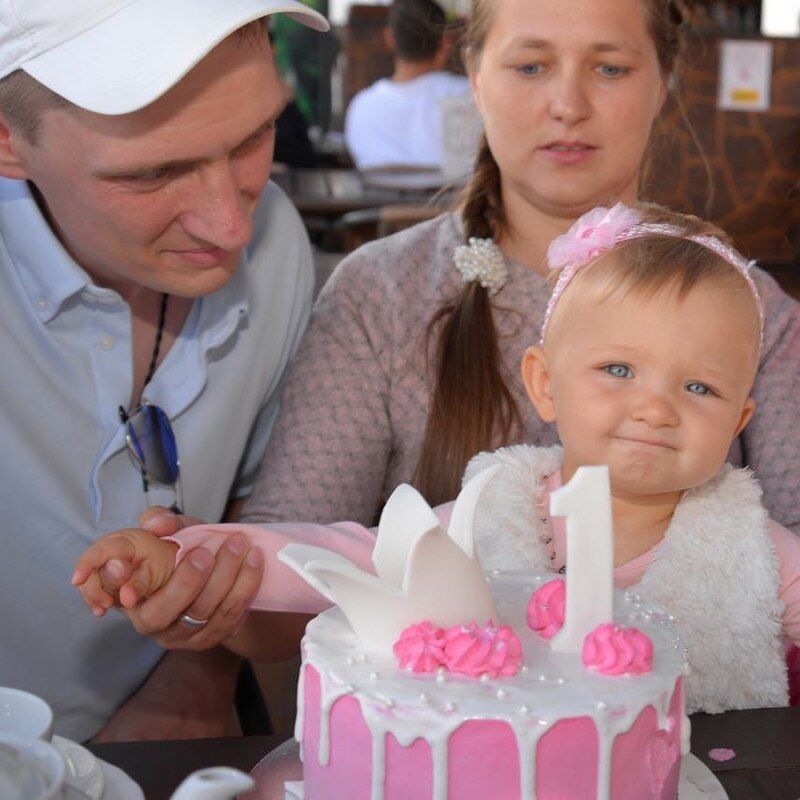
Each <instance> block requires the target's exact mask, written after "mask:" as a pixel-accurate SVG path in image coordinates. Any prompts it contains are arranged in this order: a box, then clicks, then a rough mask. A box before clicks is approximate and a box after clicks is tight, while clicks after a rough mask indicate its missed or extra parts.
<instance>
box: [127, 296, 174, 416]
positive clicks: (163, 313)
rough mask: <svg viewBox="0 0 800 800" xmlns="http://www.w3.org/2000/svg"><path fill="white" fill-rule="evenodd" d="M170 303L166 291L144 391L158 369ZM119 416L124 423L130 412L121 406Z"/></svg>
mask: <svg viewBox="0 0 800 800" xmlns="http://www.w3.org/2000/svg"><path fill="white" fill-rule="evenodd" d="M168 303H169V295H168V294H167V293H166V292H164V293H163V294H162V295H161V309H160V310H159V312H158V327H157V328H156V341H155V343H154V344H153V355H152V357H151V359H150V366H149V367H148V368H147V375H146V376H145V379H144V385H143V386H142V391H144V389H145V387H146V386H147V384H148V383H150V381H151V380H152V378H153V375H154V374H155V371H156V365H157V364H158V355H159V353H160V352H161V339H162V338H163V336H164V323H165V322H166V320H167V305H168ZM118 410H119V418H120V419H121V420H122V424H123V425H124V424H125V423H126V422H127V421H128V412H127V411H125V409H124V408H123V407H122V406H120V407H119V409H118Z"/></svg>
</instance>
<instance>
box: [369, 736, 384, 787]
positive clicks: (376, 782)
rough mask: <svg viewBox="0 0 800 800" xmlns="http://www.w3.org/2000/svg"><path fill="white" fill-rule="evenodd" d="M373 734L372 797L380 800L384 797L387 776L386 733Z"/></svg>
mask: <svg viewBox="0 0 800 800" xmlns="http://www.w3.org/2000/svg"><path fill="white" fill-rule="evenodd" d="M371 733H372V787H371V789H370V797H372V798H373V800H380V798H381V797H383V789H384V786H383V782H384V778H385V775H386V732H385V731H384V733H383V735H382V736H376V735H375V732H374V731H371Z"/></svg>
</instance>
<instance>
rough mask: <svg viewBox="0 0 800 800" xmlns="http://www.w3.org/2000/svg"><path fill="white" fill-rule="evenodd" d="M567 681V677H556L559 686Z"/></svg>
mask: <svg viewBox="0 0 800 800" xmlns="http://www.w3.org/2000/svg"><path fill="white" fill-rule="evenodd" d="M566 682H567V679H566V678H556V683H557V684H558V685H559V686H563V685H564V684H565V683H566Z"/></svg>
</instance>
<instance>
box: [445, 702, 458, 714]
mask: <svg viewBox="0 0 800 800" xmlns="http://www.w3.org/2000/svg"><path fill="white" fill-rule="evenodd" d="M444 710H445V711H447V713H448V714H449V713H451V712H453V711H455V710H456V704H455V703H445V706H444Z"/></svg>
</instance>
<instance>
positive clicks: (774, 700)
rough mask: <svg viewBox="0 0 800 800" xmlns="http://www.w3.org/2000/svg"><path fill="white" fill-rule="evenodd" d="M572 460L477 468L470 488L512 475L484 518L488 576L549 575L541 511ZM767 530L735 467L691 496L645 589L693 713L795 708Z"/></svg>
mask: <svg viewBox="0 0 800 800" xmlns="http://www.w3.org/2000/svg"><path fill="white" fill-rule="evenodd" d="M562 459H563V451H562V450H561V448H560V447H549V448H543V447H530V446H527V445H515V446H513V447H505V448H502V449H500V450H497V451H495V452H494V453H481V454H479V455H477V456H475V458H473V459H472V461H470V463H469V465H468V466H467V470H466V472H465V474H464V481H467V480H469V478H471V477H473V476H474V475H476V474H477V473H478V472H481V471H483V470H484V469H486V468H487V467H489V466H492V465H494V464H500V465H501V466H502V467H503V468H502V470H501V471H500V472H499V473H498V474H497V475H496V476H495V478H494V479H493V480H492V481H491V483H490V484H489V485H488V486H487V487H486V489H484V492H483V494H482V495H481V498H480V500H479V501H478V507H477V509H476V515H475V542H476V547H477V552H478V556H479V558H480V561H481V564H482V565H483V568H484V569H487V570H488V569H526V568H531V569H537V570H539V571H541V570H546V569H548V568H549V566H548V565H549V563H550V557H549V556H550V551H549V547H548V545H547V544H546V541H547V540H549V538H550V537H551V536H552V534H551V533H550V532H549V531H548V530H547V529H546V522H544V521H543V520H542V519H540V513H539V509H538V508H537V504H538V503H539V502H540V501H541V498H542V496H543V491H544V487H545V478H546V477H547V476H548V475H550V474H551V473H552V472H554V471H555V470H557V469H559V468H560V467H561V463H562ZM766 523H767V513H766V511H765V510H764V507H763V506H762V505H761V489H760V487H759V486H758V483H757V482H756V481H755V479H754V478H753V477H752V475H751V474H750V472H749V471H748V470H745V469H734V468H733V467H731V466H730V465H727V464H726V465H725V466H724V467H723V468H722V469H721V470H720V471H719V472H718V473H717V475H716V476H715V477H714V478H712V480H710V481H709V482H708V483H706V484H705V485H703V486H701V487H699V488H697V489H692V490H690V491H687V492H685V494H684V495H683V497H682V498H681V501H680V502H679V503H678V506H677V508H676V509H675V514H674V516H673V518H672V522H671V523H670V526H669V529H668V530H667V533H666V535H665V537H664V541H663V542H662V544H661V547H660V548H659V551H658V555H657V557H656V559H655V561H654V562H653V563H652V564H651V566H650V567H649V568H648V569H647V572H646V573H645V575H644V577H643V578H642V580H641V581H640V583H639V584H638V586H637V587H636V591H637V592H638V593H639V594H640V595H642V597H643V598H645V599H646V600H648V601H649V602H653V603H656V604H658V605H660V606H662V607H663V608H666V609H667V610H668V611H669V612H670V613H671V614H673V615H674V616H675V618H676V620H677V621H678V625H679V626H680V630H681V634H682V636H683V639H684V641H685V642H686V646H687V650H688V657H689V664H690V667H691V669H690V674H689V676H688V677H687V679H686V711H687V713H691V712H693V711H709V712H716V711H724V710H726V709H732V708H760V707H769V706H785V705H787V704H788V683H787V674H786V663H785V660H784V649H783V638H782V632H781V614H782V612H783V604H782V602H781V601H780V599H779V597H778V592H779V589H780V576H779V569H778V566H779V565H778V558H777V555H776V553H775V549H774V547H773V544H772V540H771V539H770V536H769V534H768V533H767V528H766ZM567 568H569V565H567Z"/></svg>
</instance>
